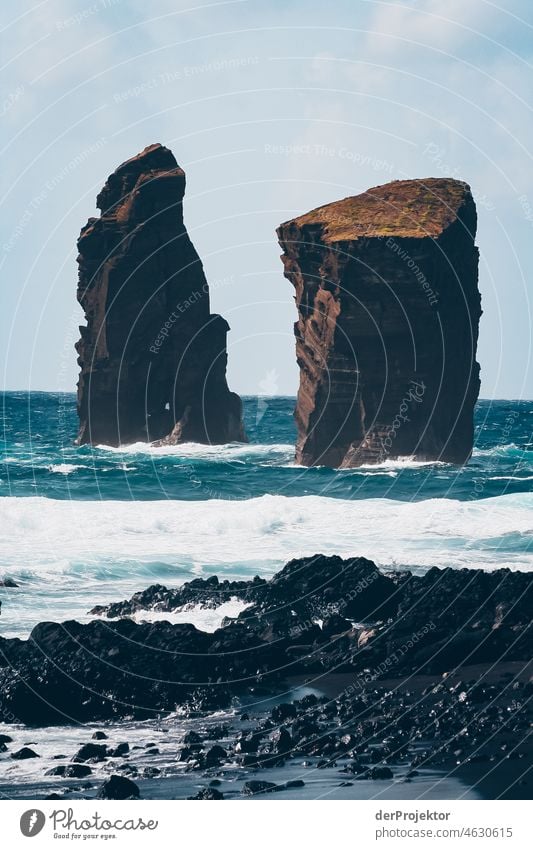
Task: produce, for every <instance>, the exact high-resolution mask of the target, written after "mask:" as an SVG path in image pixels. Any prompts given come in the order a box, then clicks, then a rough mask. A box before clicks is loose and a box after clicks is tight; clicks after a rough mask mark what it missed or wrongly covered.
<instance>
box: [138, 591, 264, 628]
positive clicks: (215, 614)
mask: <svg viewBox="0 0 533 849" xmlns="http://www.w3.org/2000/svg"><path fill="white" fill-rule="evenodd" d="M251 606H252V605H251V604H247V603H246V602H244V601H241V600H240V599H238V598H230V599H229V600H228V601H225V602H224V603H223V604H219V605H218V607H202V606H201V605H199V604H195V605H191V606H188V607H187V608H184V609H182V610H175V611H172V613H163V612H160V611H157V610H139V611H137V612H136V613H135V614H134V616H133V617H132V618H133V619H135V621H136V622H163V621H164V622H172V624H176V623H179V622H191V623H192V624H193V625H196V627H197V628H198V630H199V631H207V632H208V633H212V632H213V631H216V630H217V628H220V626H221V625H222V620H223V619H224V618H226V617H227V618H228V619H236V618H237V616H238V615H239V613H242V611H243V610H246V608H248V607H251Z"/></svg>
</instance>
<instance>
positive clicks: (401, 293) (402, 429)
mask: <svg viewBox="0 0 533 849" xmlns="http://www.w3.org/2000/svg"><path fill="white" fill-rule="evenodd" d="M476 225H477V215H476V207H475V204H474V200H473V198H472V194H471V191H470V188H469V186H467V185H466V183H463V182H460V181H458V180H453V179H437V178H429V179H424V180H402V181H395V182H393V183H388V184H387V185H384V186H378V187H376V188H373V189H370V190H369V191H367V192H365V193H364V194H361V195H357V196H356V197H349V198H345V199H344V200H341V201H338V202H336V203H330V204H328V205H327V206H322V207H320V208H319V209H315V210H313V211H312V212H309V213H307V214H306V215H302V216H300V217H299V218H295V219H294V220H292V221H288V222H286V223H285V224H282V225H281V226H280V227H279V228H278V231H277V232H278V238H279V242H280V245H281V247H282V249H283V251H284V253H283V256H282V260H283V264H284V273H285V276H286V277H287V278H288V279H289V280H290V281H291V283H292V284H293V285H294V288H295V290H296V306H297V309H298V321H297V323H296V324H295V335H296V353H297V360H298V365H299V367H300V388H299V392H298V400H297V405H296V411H295V418H296V423H297V427H298V441H297V446H296V460H297V462H298V463H300V464H302V465H304V466H313V465H324V466H331V467H351V466H359V465H362V464H366V463H380V462H384V461H385V460H387V459H392V458H398V457H405V456H407V457H412V458H416V459H418V460H443V461H446V462H450V463H464V462H466V461H467V460H468V458H469V457H470V455H471V452H472V444H473V410H474V405H475V402H476V400H477V397H478V393H479V366H478V364H477V362H476V347H477V339H478V324H479V318H480V315H481V306H480V301H481V299H480V294H479V290H478V250H477V248H476V247H475V244H474V239H475V234H476Z"/></svg>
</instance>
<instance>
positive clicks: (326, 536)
mask: <svg viewBox="0 0 533 849" xmlns="http://www.w3.org/2000/svg"><path fill="white" fill-rule="evenodd" d="M532 507H533V494H532V493H521V494H513V495H504V496H500V497H497V498H490V499H481V500H478V501H456V500H452V499H427V500H425V501H417V502H402V501H392V500H388V499H367V500H353V501H350V500H342V499H334V498H325V497H321V496H305V497H300V498H287V497H284V496H279V495H276V496H272V495H265V496H262V497H261V498H252V499H249V500H246V501H234V500H232V501H224V500H216V499H213V500H210V501H202V502H194V501H144V502H143V501H56V500H53V499H47V498H3V499H1V500H0V543H1V546H0V568H1V567H2V566H3V567H4V568H7V569H9V573H10V574H17V573H18V572H19V571H20V570H28V569H30V570H31V571H32V572H34V573H35V574H36V576H39V574H40V573H41V576H42V570H44V571H46V572H48V571H52V572H54V571H59V572H60V573H61V574H63V572H64V569H65V566H64V564H65V562H67V563H71V564H77V570H83V569H87V570H89V571H90V570H91V568H92V567H94V566H98V567H100V568H101V566H102V563H105V564H107V566H109V568H110V575H109V577H110V578H111V577H112V573H113V571H116V569H113V564H117V566H118V569H120V563H121V562H127V561H132V560H136V561H142V560H148V561H150V562H154V561H161V562H164V563H167V564H169V565H170V564H175V565H176V566H183V565H187V566H188V567H189V568H192V569H194V568H195V567H196V568H197V570H198V571H199V572H200V573H201V572H204V573H205V572H208V571H209V572H212V571H213V567H214V566H217V565H219V564H220V565H222V566H224V565H228V566H229V565H235V566H236V567H237V568H238V567H239V564H242V566H243V573H245V572H247V570H248V569H252V568H253V564H254V563H257V564H258V565H259V564H261V563H268V564H270V565H271V568H272V564H282V563H284V562H285V561H286V560H288V559H289V558H290V557H296V556H302V555H309V554H314V553H315V552H323V553H326V554H333V553H335V554H343V555H357V554H362V555H365V556H367V557H370V558H372V559H374V560H376V561H377V562H378V563H380V564H382V565H393V564H395V563H399V562H400V563H403V564H411V565H414V566H431V565H435V564H436V565H469V566H480V567H487V568H490V567H491V566H504V565H510V566H512V565H517V566H520V567H522V568H524V567H528V566H530V565H533V552H530V551H529V550H528V549H527V546H526V545H525V544H524V550H523V551H521V552H520V553H517V552H516V551H515V552H514V554H513V556H512V557H511V553H510V552H509V551H508V550H507V549H506V540H508V539H509V535H512V534H513V533H515V534H522V535H523V534H528V533H531V531H532V527H533V520H532V512H531V511H532ZM498 540H501V547H500V550H499V551H498V550H496V551H492V553H491V554H490V555H489V554H488V553H487V552H486V550H485V549H486V545H487V544H490V547H491V549H493V548H494V547H495V545H497V543H498ZM80 564H81V565H80Z"/></svg>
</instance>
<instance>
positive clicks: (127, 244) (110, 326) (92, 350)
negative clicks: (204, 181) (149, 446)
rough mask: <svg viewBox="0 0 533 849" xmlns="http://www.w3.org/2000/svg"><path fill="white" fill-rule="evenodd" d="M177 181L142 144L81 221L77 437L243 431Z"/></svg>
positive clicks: (97, 439) (101, 439)
mask: <svg viewBox="0 0 533 849" xmlns="http://www.w3.org/2000/svg"><path fill="white" fill-rule="evenodd" d="M184 192H185V173H184V172H183V171H182V169H181V168H180V167H179V166H178V164H177V162H176V160H175V158H174V156H173V154H172V153H171V151H170V150H168V149H167V148H166V147H163V146H162V145H160V144H154V145H151V146H150V147H147V148H146V149H145V150H143V151H142V153H139V154H138V155H137V156H134V157H133V158H132V159H129V160H128V161H127V162H124V163H123V164H122V165H120V166H119V168H117V170H116V171H115V172H114V174H112V175H111V176H110V177H109V179H108V181H107V183H106V184H105V186H104V188H103V189H102V191H101V192H100V194H99V195H98V197H97V201H96V204H97V206H98V208H99V209H100V210H101V215H100V217H99V218H90V219H89V221H88V222H87V224H86V226H85V227H84V228H83V230H82V231H81V234H80V238H79V241H78V249H79V256H78V263H79V282H78V291H77V297H78V301H79V303H80V304H81V306H82V307H83V310H84V313H85V318H86V320H87V326H86V327H81V328H80V332H81V339H80V340H79V342H78V343H77V345H76V349H77V351H78V354H79V357H78V363H79V365H80V367H81V373H80V378H79V383H78V415H79V419H80V428H79V434H78V442H79V443H93V444H97V443H105V444H107V445H120V444H123V443H131V442H136V441H153V440H165V441H166V442H169V443H177V442H182V441H195V442H205V443H224V442H231V441H244V440H245V439H246V437H245V434H244V429H243V424H242V411H241V401H240V398H239V396H238V395H236V394H235V393H233V392H230V391H229V389H228V385H227V382H226V363H227V353H226V334H227V332H228V330H229V325H228V324H227V322H226V321H225V320H224V319H223V318H222V317H221V316H219V315H212V314H211V313H210V307H209V286H208V284H207V281H206V278H205V275H204V271H203V268H202V263H201V261H200V259H199V257H198V254H197V253H196V250H195V249H194V246H193V244H192V242H191V240H190V239H189V236H188V234H187V230H186V229H185V226H184V223H183V208H182V202H183V195H184Z"/></svg>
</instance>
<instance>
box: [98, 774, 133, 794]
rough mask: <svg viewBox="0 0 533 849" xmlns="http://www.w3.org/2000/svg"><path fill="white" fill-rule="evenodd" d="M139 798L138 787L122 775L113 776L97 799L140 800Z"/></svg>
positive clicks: (100, 791) (99, 792)
mask: <svg viewBox="0 0 533 849" xmlns="http://www.w3.org/2000/svg"><path fill="white" fill-rule="evenodd" d="M139 796H140V792H139V788H138V786H137V785H136V784H135V783H134V782H133V781H130V779H129V778H124V776H122V775H112V776H111V777H110V778H108V779H107V780H106V781H104V783H103V784H102V786H101V787H100V790H99V791H98V793H97V794H96V798H97V799H138V798H139Z"/></svg>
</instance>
